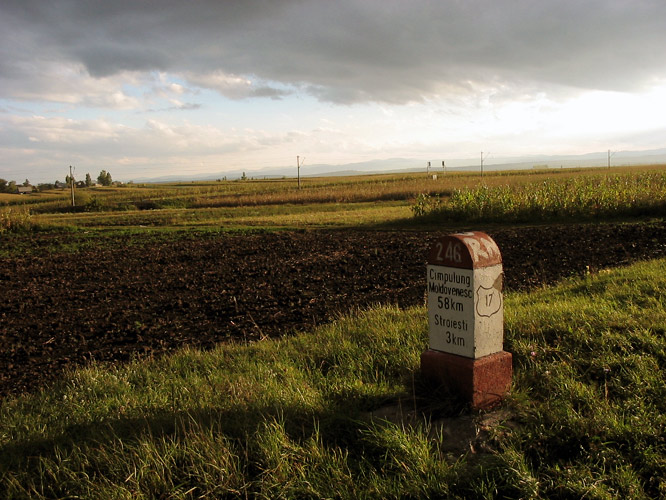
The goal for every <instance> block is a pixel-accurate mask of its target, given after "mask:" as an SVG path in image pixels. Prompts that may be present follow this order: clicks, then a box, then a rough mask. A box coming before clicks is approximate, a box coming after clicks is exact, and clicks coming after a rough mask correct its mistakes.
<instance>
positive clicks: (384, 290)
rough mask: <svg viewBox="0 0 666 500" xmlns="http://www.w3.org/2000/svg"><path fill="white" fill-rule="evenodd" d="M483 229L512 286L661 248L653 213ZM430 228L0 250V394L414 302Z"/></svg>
mask: <svg viewBox="0 0 666 500" xmlns="http://www.w3.org/2000/svg"><path fill="white" fill-rule="evenodd" d="M486 232H487V233H488V234H490V235H491V236H492V237H493V238H494V239H495V241H496V242H497V244H498V245H499V247H500V250H501V251H502V256H503V261H504V272H505V275H506V287H507V288H508V289H512V290H518V289H526V288H530V287H536V286H540V285H542V284H548V283H552V282H554V281H557V280H559V279H561V278H563V277H567V276H570V275H576V274H581V273H584V272H595V271H596V270H598V269H601V268H605V267H610V266H618V265H624V264H628V263H630V262H632V261H635V260H640V259H649V258H653V257H657V256H665V255H666V222H651V223H631V224H588V225H575V224H574V225H556V226H538V227H521V228H510V229H506V228H503V229H496V230H492V229H487V230H486ZM441 234H442V233H432V232H431V233H417V232H374V231H365V232H362V231H335V232H320V231H316V232H296V233H275V234H265V235H245V236H216V237H212V236H197V235H194V234H193V235H192V236H190V237H188V238H184V239H176V240H174V241H169V242H153V243H148V244H141V245H137V244H132V245H123V243H122V241H121V240H118V241H116V242H115V243H114V244H113V245H108V244H106V245H105V248H94V249H89V250H85V251H82V252H80V253H77V254H71V253H60V254H56V255H50V256H48V257H45V256H26V257H21V258H11V259H0V290H2V300H1V301H0V346H1V347H0V397H2V396H6V395H8V394H17V393H21V392H26V391H32V390H35V389H37V388H40V387H43V386H44V385H45V384H46V383H48V382H50V381H53V380H55V379H56V378H57V377H59V376H60V375H61V374H62V372H63V370H64V369H65V368H70V367H74V366H78V365H82V364H85V363H87V362H88V361H90V360H101V361H124V360H128V359H130V358H131V357H132V356H135V355H159V354H162V353H165V352H169V351H172V350H174V349H177V348H179V347H182V346H185V345H190V346H196V347H201V348H209V347H212V346H214V345H215V344H217V343H219V342H224V341H227V340H229V339H247V340H248V341H250V340H256V339H259V338H262V337H274V336H280V335H285V334H289V333H291V332H293V331H296V330H309V329H311V328H312V327H313V326H314V325H317V324H320V323H323V322H326V321H329V320H330V319H331V318H334V317H335V316H336V315H337V314H339V313H345V312H348V311H350V310H351V309H353V308H355V307H365V306H368V305H371V304H376V303H392V304H398V305H399V306H401V307H407V306H411V305H415V304H423V303H424V296H425V283H426V275H425V261H426V257H427V249H428V248H429V247H430V245H431V244H432V242H433V240H434V239H435V238H436V237H437V236H439V235H441ZM31 237H32V238H34V244H35V245H39V239H40V238H47V237H49V238H52V235H49V236H39V235H33V236H31ZM63 237H64V236H63Z"/></svg>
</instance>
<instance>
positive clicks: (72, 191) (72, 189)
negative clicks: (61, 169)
mask: <svg viewBox="0 0 666 500" xmlns="http://www.w3.org/2000/svg"><path fill="white" fill-rule="evenodd" d="M69 186H70V188H69V191H70V193H71V194H72V206H73V207H75V206H76V203H75V202H74V175H73V174H72V166H71V165H70V166H69Z"/></svg>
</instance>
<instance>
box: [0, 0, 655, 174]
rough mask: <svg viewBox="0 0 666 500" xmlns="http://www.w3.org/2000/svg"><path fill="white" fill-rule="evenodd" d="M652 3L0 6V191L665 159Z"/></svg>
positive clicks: (225, 1)
mask: <svg viewBox="0 0 666 500" xmlns="http://www.w3.org/2000/svg"><path fill="white" fill-rule="evenodd" d="M665 26H666V2H664V1H663V0H585V1H582V0H557V1H546V0H432V1H427V0H409V1H407V0H160V1H157V0H114V1H102V0H99V1H94V0H49V1H44V0H0V178H4V179H7V180H16V181H20V182H22V181H23V180H25V179H28V180H30V181H31V182H33V183H39V182H54V181H55V180H64V178H65V176H66V175H67V174H68V173H69V166H70V165H72V166H74V168H75V177H77V179H79V178H81V179H82V178H83V177H84V176H85V173H91V175H92V177H93V178H95V177H96V176H97V175H98V173H99V172H100V171H101V170H103V169H104V170H107V171H109V172H110V173H111V174H112V175H113V178H114V179H116V180H124V181H129V180H133V179H135V178H150V177H158V176H165V175H178V176H182V178H184V179H186V178H187V177H188V176H195V175H199V174H203V173H215V174H217V173H220V174H221V175H223V174H224V172H231V171H238V170H243V171H247V172H248V175H251V174H252V173H253V172H259V171H261V170H262V169H266V168H272V167H286V168H293V170H294V175H295V171H296V157H297V156H300V157H301V158H305V162H304V165H303V169H302V173H304V174H305V173H307V165H308V164H322V163H325V164H332V165H341V164H346V163H354V162H363V161H369V160H377V159H387V158H398V157H399V158H411V159H418V160H424V161H426V160H435V161H439V160H440V159H441V160H446V159H447V158H477V157H479V154H480V153H481V152H487V153H488V154H489V156H488V160H487V161H490V160H491V159H492V158H493V157H494V158H501V157H509V156H519V155H537V154H582V153H588V152H595V151H606V150H608V149H612V150H614V151H620V150H622V151H623V150H644V149H656V148H663V147H666V113H665V112H664V110H666V57H664V52H665V49H666V29H665V28H664V27H665Z"/></svg>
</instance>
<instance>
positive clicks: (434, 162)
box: [133, 148, 666, 182]
mask: <svg viewBox="0 0 666 500" xmlns="http://www.w3.org/2000/svg"><path fill="white" fill-rule="evenodd" d="M428 162H430V169H429V170H430V171H431V172H433V173H437V172H442V171H443V170H444V169H443V167H442V162H445V165H446V170H447V171H458V172H460V171H474V170H480V168H481V165H480V157H479V158H475V159H471V158H453V159H449V158H433V159H430V160H428V159H414V158H389V159H384V160H370V161H364V162H358V163H347V164H342V165H331V164H324V163H321V164H314V165H305V166H303V167H301V177H327V176H345V175H362V174H380V173H400V172H424V171H426V169H427V168H428ZM610 162H611V166H615V167H617V166H631V165H652V164H666V148H663V149H652V150H645V151H611V159H610ZM607 165H608V151H604V152H598V153H587V154H582V155H533V156H515V157H497V158H493V157H490V158H487V159H484V162H483V170H484V171H496V170H524V169H533V168H575V167H605V166H607ZM243 173H245V175H247V177H248V178H254V179H264V178H266V179H272V178H282V177H296V174H297V172H296V167H295V166H283V167H273V168H264V169H259V170H245V171H241V170H237V171H236V170H234V171H227V172H221V173H201V174H189V175H188V176H187V177H184V176H182V175H166V176H161V177H152V178H138V179H133V180H134V182H175V181H193V180H194V181H196V180H199V181H203V180H215V179H222V178H226V179H229V180H231V179H238V178H240V177H241V176H242V175H243Z"/></svg>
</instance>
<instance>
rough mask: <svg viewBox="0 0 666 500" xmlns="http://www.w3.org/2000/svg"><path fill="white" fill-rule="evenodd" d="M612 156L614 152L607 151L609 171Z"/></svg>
mask: <svg viewBox="0 0 666 500" xmlns="http://www.w3.org/2000/svg"><path fill="white" fill-rule="evenodd" d="M614 154H615V152H613V153H611V150H610V149H609V150H608V170H610V159H611V156H613V155H614Z"/></svg>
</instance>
